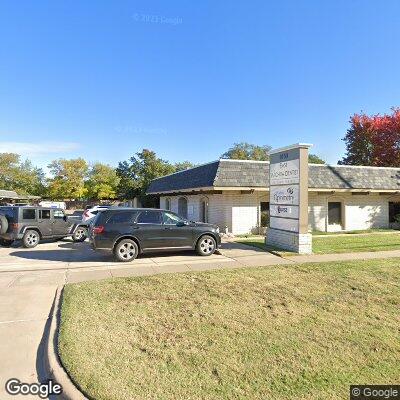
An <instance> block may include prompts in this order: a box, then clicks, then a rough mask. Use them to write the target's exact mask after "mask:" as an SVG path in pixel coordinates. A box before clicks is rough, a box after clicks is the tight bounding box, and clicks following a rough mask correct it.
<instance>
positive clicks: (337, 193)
mask: <svg viewBox="0 0 400 400" xmlns="http://www.w3.org/2000/svg"><path fill="white" fill-rule="evenodd" d="M308 180H309V182H308V191H309V193H308V194H309V207H308V213H309V229H310V231H312V230H313V231H327V232H332V231H341V230H346V231H349V230H359V229H371V228H389V227H393V226H395V225H396V223H397V222H396V215H398V214H399V216H400V168H386V167H364V166H344V165H343V166H342V165H339V166H336V165H335V166H330V165H323V164H309V179H308ZM147 193H148V194H153V195H158V196H159V197H160V208H163V209H168V210H171V211H174V212H176V213H178V214H179V215H181V216H182V217H184V218H188V219H189V220H194V221H203V222H209V223H213V224H217V225H218V226H219V227H220V230H221V231H223V232H231V233H233V234H235V235H238V234H247V233H261V232H262V231H263V225H266V223H265V221H266V219H265V215H266V214H268V210H269V162H268V161H247V160H246V161H245V160H227V159H221V160H217V161H213V162H210V163H207V164H203V165H199V166H197V167H194V168H190V169H187V170H184V171H181V172H177V173H174V174H171V175H167V176H164V177H162V178H158V179H155V180H153V181H152V182H151V184H150V186H149V188H148V191H147Z"/></svg>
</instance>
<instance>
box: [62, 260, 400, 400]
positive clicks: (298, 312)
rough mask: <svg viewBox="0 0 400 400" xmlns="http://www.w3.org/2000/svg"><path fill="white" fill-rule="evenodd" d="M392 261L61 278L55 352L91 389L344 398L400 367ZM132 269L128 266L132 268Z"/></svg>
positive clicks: (153, 395)
mask: <svg viewBox="0 0 400 400" xmlns="http://www.w3.org/2000/svg"><path fill="white" fill-rule="evenodd" d="M399 265H400V259H387V260H370V261H360V260H357V261H355V262H346V263H344V262H343V263H325V264H304V265H289V266H287V265H281V266H269V267H259V268H247V269H237V270H220V271H212V272H199V273H194V272H193V273H182V274H165V275H156V276H150V277H143V278H118V279H108V280H103V281H97V282H86V283H80V284H70V285H67V286H66V288H65V291H64V299H63V304H62V315H61V330H60V337H59V350H60V355H61V358H62V362H63V364H64V365H65V367H66V369H67V370H68V372H69V374H70V376H71V377H72V378H73V380H74V381H75V382H76V383H77V384H78V385H79V386H80V387H81V388H82V389H83V390H84V392H86V393H87V394H88V395H89V396H90V397H91V398H94V399H98V400H100V399H104V400H105V399H109V400H111V399H112V400H120V399H126V400H133V399H141V400H142V399H160V400H176V399H193V400H197V399H204V400H208V399H210V400H215V399H260V400H261V399H262V400H264V399H278V400H284V399H285V400H286V399H310V400H311V399H327V400H328V399H329V400H332V399H345V398H348V390H349V385H350V384H355V383H358V384H372V383H376V384H378V383H381V384H384V383H396V382H398V378H399V376H400V363H399V355H400V331H399V326H400V314H399V307H400V274H399V272H400V271H399ZM132 268H134V266H132Z"/></svg>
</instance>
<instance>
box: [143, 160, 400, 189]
mask: <svg viewBox="0 0 400 400" xmlns="http://www.w3.org/2000/svg"><path fill="white" fill-rule="evenodd" d="M308 185H309V187H310V188H314V189H372V190H397V189H398V190H400V168H398V169H397V168H377V167H349V166H330V165H315V164H310V165H309V179H308ZM212 186H215V187H254V188H257V187H268V186H269V164H268V163H267V162H257V161H253V162H249V161H240V160H218V161H214V162H212V163H209V164H204V165H200V166H198V167H195V168H191V169H188V170H185V171H182V172H178V173H175V174H172V175H167V176H164V177H162V178H158V179H155V180H153V181H152V182H151V184H150V186H149V188H148V190H147V193H161V192H168V191H182V190H184V189H200V188H209V187H212Z"/></svg>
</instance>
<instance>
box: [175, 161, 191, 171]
mask: <svg viewBox="0 0 400 400" xmlns="http://www.w3.org/2000/svg"><path fill="white" fill-rule="evenodd" d="M195 166H196V164H193V163H191V162H190V161H182V162H177V163H175V164H174V167H175V172H179V171H184V170H186V169H189V168H193V167H195Z"/></svg>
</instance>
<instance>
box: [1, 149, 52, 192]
mask: <svg viewBox="0 0 400 400" xmlns="http://www.w3.org/2000/svg"><path fill="white" fill-rule="evenodd" d="M0 188H1V189H5V190H14V191H16V192H17V193H18V194H31V195H38V196H41V195H42V194H43V192H44V190H45V187H44V173H43V171H42V170H41V169H40V168H37V167H34V166H33V165H32V163H31V162H30V161H29V160H25V161H21V157H20V156H19V155H18V154H15V153H0Z"/></svg>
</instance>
